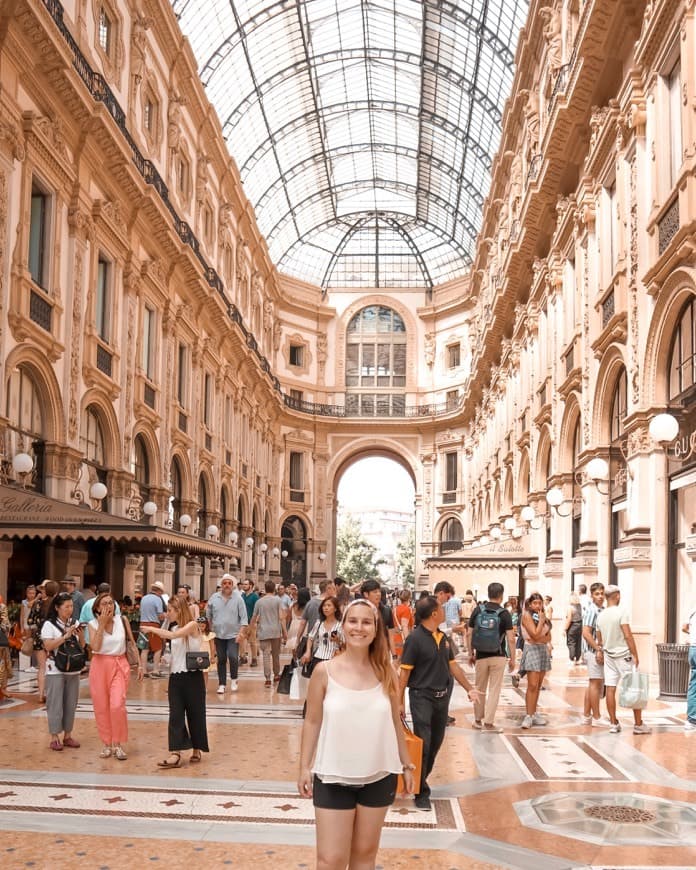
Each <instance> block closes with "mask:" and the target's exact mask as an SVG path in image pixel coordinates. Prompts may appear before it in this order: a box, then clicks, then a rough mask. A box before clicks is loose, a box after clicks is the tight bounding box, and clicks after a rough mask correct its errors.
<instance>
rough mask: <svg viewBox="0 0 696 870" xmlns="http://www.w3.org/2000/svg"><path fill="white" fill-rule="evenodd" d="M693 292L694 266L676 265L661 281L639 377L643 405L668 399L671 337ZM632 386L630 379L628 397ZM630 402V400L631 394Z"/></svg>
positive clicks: (695, 275) (664, 402)
mask: <svg viewBox="0 0 696 870" xmlns="http://www.w3.org/2000/svg"><path fill="white" fill-rule="evenodd" d="M694 296H696V269H688V268H681V269H677V270H676V271H675V272H673V273H672V274H671V275H670V276H669V278H667V280H666V281H665V282H664V284H663V285H662V289H661V290H660V293H659V295H658V298H657V303H656V305H655V309H654V311H653V316H652V319H651V321H650V328H649V330H648V339H647V342H646V351H645V362H644V364H643V371H642V378H641V381H640V391H641V394H642V395H641V396H640V397H639V399H641V400H642V401H641V404H643V405H645V406H648V407H652V406H659V405H666V404H667V402H668V399H669V355H670V351H671V348H672V337H673V335H674V330H675V329H676V325H677V322H678V321H679V316H680V314H681V311H682V308H683V307H684V305H685V303H686V302H687V301H688V300H689V299H691V298H692V297H694ZM630 377H631V374H630V372H629V378H630ZM633 390H634V385H633V384H632V383H631V382H630V381H629V384H628V391H629V397H630V396H631V395H632V393H633ZM629 404H632V402H631V401H630V398H629Z"/></svg>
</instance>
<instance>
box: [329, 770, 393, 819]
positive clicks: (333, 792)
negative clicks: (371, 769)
mask: <svg viewBox="0 0 696 870" xmlns="http://www.w3.org/2000/svg"><path fill="white" fill-rule="evenodd" d="M396 780H397V776H396V774H395V773H388V774H387V775H386V776H385V777H383V778H382V779H378V780H377V782H369V783H367V784H366V785H344V784H343V783H340V782H322V781H321V780H320V779H319V777H318V776H317V775H316V774H315V775H314V787H313V799H314V806H315V807H319V808H320V809H322V810H354V809H355V807H356V805H357V804H360V806H362V807H390V806H391V805H392V804H393V803H394V798H395V797H396Z"/></svg>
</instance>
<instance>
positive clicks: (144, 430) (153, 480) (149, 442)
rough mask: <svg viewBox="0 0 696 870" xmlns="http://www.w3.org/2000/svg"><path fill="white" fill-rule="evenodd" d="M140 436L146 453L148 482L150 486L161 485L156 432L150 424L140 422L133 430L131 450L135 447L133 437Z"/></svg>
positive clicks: (159, 457)
mask: <svg viewBox="0 0 696 870" xmlns="http://www.w3.org/2000/svg"><path fill="white" fill-rule="evenodd" d="M136 438H140V439H141V441H142V443H143V445H144V447H145V452H146V454H147V461H148V472H149V474H148V476H149V480H148V484H149V485H150V486H161V471H160V469H161V455H160V449H159V442H158V440H157V434H156V433H155V430H154V429H153V427H152V426H150V424H149V423H146V422H140V423H138V425H137V426H136V427H135V429H134V430H133V441H132V444H131V451H133V450H134V449H135V439H136Z"/></svg>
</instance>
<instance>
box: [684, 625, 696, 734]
mask: <svg viewBox="0 0 696 870" xmlns="http://www.w3.org/2000/svg"><path fill="white" fill-rule="evenodd" d="M682 631H684V632H686V633H687V634H688V635H689V667H690V668H691V677H690V678H689V688H688V689H687V691H686V722H685V723H684V731H696V610H693V611H692V613H691V616H689V619H688V621H687V622H685V623H684V625H682Z"/></svg>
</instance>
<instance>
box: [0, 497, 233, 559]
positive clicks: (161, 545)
mask: <svg viewBox="0 0 696 870" xmlns="http://www.w3.org/2000/svg"><path fill="white" fill-rule="evenodd" d="M0 538H2V539H5V540H7V539H11V538H40V539H42V540H47V541H52V542H55V541H100V540H101V541H114V542H115V543H118V544H120V545H121V546H122V547H123V548H124V549H125V550H127V551H128V552H132V553H142V554H151V553H167V552H169V553H174V554H176V553H179V554H182V555H183V554H185V553H189V554H191V555H195V556H210V557H217V558H219V557H227V558H238V556H239V550H238V549H235V548H233V547H230V546H228V545H227V544H221V543H219V542H217V541H209V540H206V539H205V538H199V537H198V536H197V535H185V534H183V533H182V532H175V531H174V530H173V529H168V528H164V527H162V526H153V525H150V524H149V523H138V522H134V521H133V520H129V519H125V518H124V517H117V516H114V515H113V514H108V513H104V512H103V511H93V510H91V509H90V508H89V507H87V506H84V505H75V504H68V503H67V502H64V501H59V500H58V499H55V498H49V497H48V496H45V495H40V494H39V493H35V492H33V491H31V490H25V489H17V488H15V487H10V486H3V485H0Z"/></svg>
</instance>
